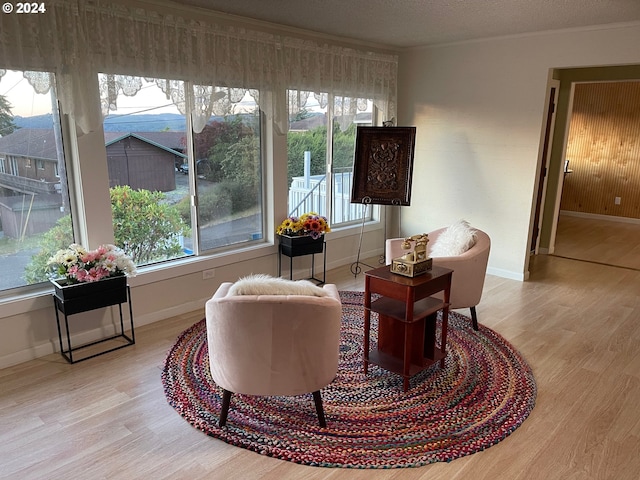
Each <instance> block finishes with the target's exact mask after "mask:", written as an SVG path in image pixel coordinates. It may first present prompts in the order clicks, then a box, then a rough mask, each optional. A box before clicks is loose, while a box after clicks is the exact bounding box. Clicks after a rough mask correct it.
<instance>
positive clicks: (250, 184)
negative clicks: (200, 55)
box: [194, 89, 263, 251]
mask: <svg viewBox="0 0 640 480" xmlns="http://www.w3.org/2000/svg"><path fill="white" fill-rule="evenodd" d="M216 91H217V92H219V95H220V96H222V98H221V101H217V102H216V103H217V105H216V108H215V109H214V115H213V116H212V117H211V118H210V119H209V121H208V122H207V123H206V125H205V126H204V128H203V129H202V131H201V132H199V133H195V134H194V152H195V158H196V161H195V165H196V167H195V168H196V175H197V176H196V187H197V188H196V190H197V195H198V199H197V205H198V208H197V212H198V213H197V215H198V239H199V248H200V251H204V250H211V249H214V248H220V247H227V246H230V245H236V244H240V243H245V242H250V241H253V240H259V239H262V238H263V222H262V203H263V202H262V163H261V155H260V152H261V148H260V145H261V141H260V110H259V108H258V104H257V102H256V100H255V99H254V98H253V96H252V95H256V93H255V92H253V93H252V94H250V93H249V92H243V91H241V90H239V89H234V92H230V89H216ZM232 93H234V94H235V95H237V96H238V98H231V95H232ZM243 93H244V95H242V94H243ZM214 97H215V96H214Z"/></svg>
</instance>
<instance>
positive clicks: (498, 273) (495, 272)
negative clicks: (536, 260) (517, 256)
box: [487, 267, 526, 282]
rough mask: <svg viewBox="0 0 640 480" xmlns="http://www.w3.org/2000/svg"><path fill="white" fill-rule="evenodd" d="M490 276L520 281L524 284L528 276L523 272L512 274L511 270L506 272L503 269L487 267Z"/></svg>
mask: <svg viewBox="0 0 640 480" xmlns="http://www.w3.org/2000/svg"><path fill="white" fill-rule="evenodd" d="M487 274H488V275H495V276H496V277H502V278H509V279H511V280H518V281H520V282H524V281H525V280H526V276H525V274H524V273H522V272H512V271H511V270H504V269H502V268H494V267H487Z"/></svg>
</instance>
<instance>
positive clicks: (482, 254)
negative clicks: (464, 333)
mask: <svg viewBox="0 0 640 480" xmlns="http://www.w3.org/2000/svg"><path fill="white" fill-rule="evenodd" d="M445 229H446V228H440V229H438V230H435V231H433V232H431V233H429V244H428V245H427V252H428V255H429V254H430V250H431V248H430V247H431V246H432V245H433V244H434V243H435V241H436V240H437V238H438V236H439V235H440V234H441V233H442V232H443V231H444V230H445ZM402 240H403V239H402V238H391V239H388V240H387V242H386V246H385V259H386V263H387V265H389V264H390V263H391V261H392V260H393V259H394V258H398V257H400V256H402V255H404V254H405V253H406V250H402V247H401V246H400V245H401V243H402ZM490 248H491V240H490V239H489V236H488V235H487V234H486V233H484V232H482V231H480V230H476V243H475V244H474V245H473V246H472V247H471V248H470V249H469V250H467V251H466V252H464V253H463V254H461V255H458V256H455V257H433V264H434V265H438V266H440V267H446V268H450V269H452V270H453V277H452V281H451V299H450V304H451V305H450V308H452V309H458V308H469V309H470V310H471V319H472V320H473V328H474V330H478V315H477V313H476V305H478V303H480V299H481V298H482V288H483V287H484V277H485V275H486V272H487V263H488V261H489V250H490Z"/></svg>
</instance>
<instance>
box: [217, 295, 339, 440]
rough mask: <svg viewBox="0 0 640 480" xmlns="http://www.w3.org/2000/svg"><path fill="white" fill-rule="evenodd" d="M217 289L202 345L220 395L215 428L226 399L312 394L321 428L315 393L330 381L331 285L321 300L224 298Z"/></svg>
mask: <svg viewBox="0 0 640 480" xmlns="http://www.w3.org/2000/svg"><path fill="white" fill-rule="evenodd" d="M231 286H232V284H231V283H223V284H222V285H220V288H218V290H217V291H216V293H215V294H214V296H213V297H212V298H211V299H210V300H209V301H208V302H207V303H206V320H207V341H208V346H209V360H210V370H211V376H212V378H213V380H214V381H215V382H216V384H218V385H219V386H220V387H222V389H223V398H222V410H221V412H220V421H219V425H220V426H224V425H225V424H226V421H227V413H228V411H229V405H230V402H231V395H232V393H241V394H246V395H301V394H305V393H310V392H312V393H313V398H314V402H315V406H316V412H317V414H318V420H319V422H320V426H322V427H325V426H326V421H325V417H324V409H323V406H322V397H321V395H320V389H321V388H323V387H325V386H327V385H328V384H329V383H331V381H332V380H333V379H334V378H335V375H336V373H337V371H338V356H339V349H340V322H341V316H342V304H341V302H340V296H339V294H338V290H337V288H336V286H335V285H333V284H326V285H324V287H323V288H324V290H325V291H326V293H327V295H326V296H324V297H317V296H307V295H230V294H229V289H230V287H231Z"/></svg>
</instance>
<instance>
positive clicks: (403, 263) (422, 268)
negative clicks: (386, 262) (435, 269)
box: [391, 233, 433, 277]
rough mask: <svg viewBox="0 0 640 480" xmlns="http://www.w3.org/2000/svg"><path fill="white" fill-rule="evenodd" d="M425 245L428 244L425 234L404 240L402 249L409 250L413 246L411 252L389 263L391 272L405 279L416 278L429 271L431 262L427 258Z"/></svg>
mask: <svg viewBox="0 0 640 480" xmlns="http://www.w3.org/2000/svg"><path fill="white" fill-rule="evenodd" d="M427 243H429V236H428V235H427V234H426V233H423V234H421V235H414V236H412V237H409V238H405V239H404V241H403V243H402V248H403V249H404V250H410V249H411V248H412V245H413V244H415V245H413V251H411V252H408V253H406V254H404V255H403V256H402V257H399V258H394V259H393V260H392V261H391V272H393V273H397V274H398V275H404V276H405V277H416V276H418V275H422V274H424V273H427V272H428V271H429V270H431V268H432V266H433V260H432V259H431V258H429V257H427Z"/></svg>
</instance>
